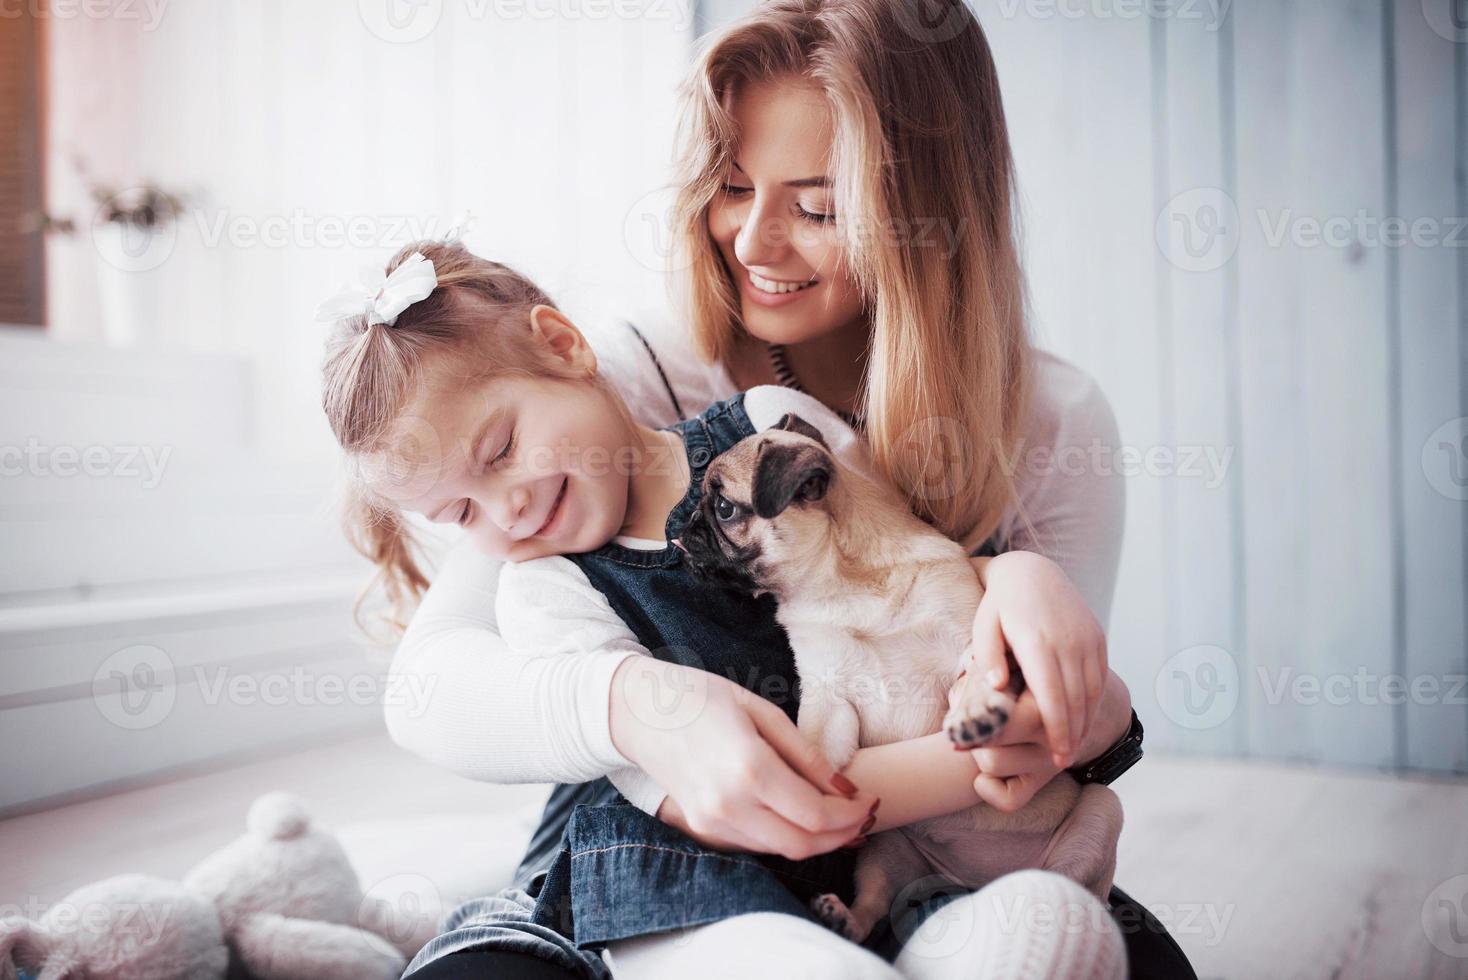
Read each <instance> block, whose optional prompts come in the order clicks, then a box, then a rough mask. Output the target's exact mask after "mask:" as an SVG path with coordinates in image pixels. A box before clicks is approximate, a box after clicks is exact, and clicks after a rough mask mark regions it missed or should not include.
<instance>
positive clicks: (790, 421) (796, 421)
mask: <svg viewBox="0 0 1468 980" xmlns="http://www.w3.org/2000/svg"><path fill="white" fill-rule="evenodd" d="M775 428H777V429H785V430H786V431H788V432H798V433H800V434H801V435H803V436H806V437H808V438H811V439H814V440H815V441H816V442H818V443H820V444H821V445H823V446H825V445H826V437H825V436H823V435H821V430H820V429H817V428H816V427H815V426H813V425H811V424H810V423H809V422H807V421H806V420H805V419H803V418H801V417H800V416H799V415H796V414H795V413H794V412H786V413H785V417H784V418H782V419H780V421H779V424H777V425H776V426H775ZM826 448H828V449H829V448H830V447H829V446H827V447H826Z"/></svg>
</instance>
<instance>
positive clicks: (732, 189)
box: [721, 184, 754, 197]
mask: <svg viewBox="0 0 1468 980" xmlns="http://www.w3.org/2000/svg"><path fill="white" fill-rule="evenodd" d="M721 186H722V187H723V188H724V193H725V194H728V195H729V196H730V197H739V196H740V195H741V194H750V193H753V192H754V188H753V187H736V186H734V185H733V184H723V185H721Z"/></svg>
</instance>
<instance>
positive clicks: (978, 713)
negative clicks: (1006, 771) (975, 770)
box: [943, 678, 1014, 749]
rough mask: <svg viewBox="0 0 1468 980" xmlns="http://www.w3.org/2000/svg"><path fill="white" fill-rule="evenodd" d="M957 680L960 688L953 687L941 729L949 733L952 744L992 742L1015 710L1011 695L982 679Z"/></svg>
mask: <svg viewBox="0 0 1468 980" xmlns="http://www.w3.org/2000/svg"><path fill="white" fill-rule="evenodd" d="M969 680H973V679H972V678H964V679H961V680H959V681H958V685H962V686H963V687H962V690H955V693H954V694H953V698H952V700H953V705H952V707H950V708H949V709H948V714H946V715H945V716H944V717H943V730H944V731H945V732H947V733H948V738H949V740H950V741H951V742H952V743H953V744H954V747H956V748H960V749H977V748H982V747H983V746H985V745H987V744H989V743H990V742H992V741H993V740H994V739H995V738H997V737H998V735H999V733H1000V732H1002V731H1004V726H1005V725H1007V724H1009V716H1010V715H1011V714H1012V713H1013V711H1014V698H1013V697H1011V696H1010V695H1009V694H1007V693H1005V692H1004V691H995V690H993V689H992V688H990V687H988V686H986V685H984V684H983V683H979V682H973V683H965V681H969Z"/></svg>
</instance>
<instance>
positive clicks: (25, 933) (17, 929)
mask: <svg viewBox="0 0 1468 980" xmlns="http://www.w3.org/2000/svg"><path fill="white" fill-rule="evenodd" d="M50 952H51V937H50V936H49V935H47V933H46V929H45V927H44V926H41V925H39V924H38V923H35V922H31V921H30V920H29V919H22V918H20V917H19V916H6V917H5V918H0V980H15V976H16V972H15V971H16V967H20V968H21V969H23V970H25V971H26V972H28V973H35V972H37V971H39V970H40V969H41V964H42V963H43V962H45V960H46V958H47V956H48V955H49V954H50Z"/></svg>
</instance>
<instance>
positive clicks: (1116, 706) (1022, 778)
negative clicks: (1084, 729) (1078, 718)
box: [969, 671, 1132, 813]
mask: <svg viewBox="0 0 1468 980" xmlns="http://www.w3.org/2000/svg"><path fill="white" fill-rule="evenodd" d="M1131 715H1132V709H1131V694H1130V692H1128V691H1127V687H1126V683H1125V682H1124V681H1122V679H1121V678H1120V677H1118V676H1117V675H1116V674H1113V673H1110V672H1109V671H1108V673H1107V675H1106V688H1105V692H1104V693H1103V695H1102V698H1101V703H1100V705H1099V706H1098V707H1097V709H1096V721H1095V723H1094V724H1093V725H1092V726H1091V731H1090V732H1089V733H1088V735H1087V737H1086V739H1085V740H1084V741H1083V742H1082V743H1081V745H1080V749H1079V751H1078V752H1077V756H1078V758H1079V759H1080V760H1081V761H1082V762H1089V761H1091V760H1092V759H1096V758H1098V757H1100V756H1101V755H1102V754H1104V753H1105V752H1106V750H1107V749H1109V748H1111V746H1113V745H1115V744H1116V742H1117V740H1118V739H1120V738H1121V737H1122V736H1123V735H1124V734H1126V731H1127V728H1128V727H1130V725H1131ZM969 754H970V755H972V756H973V759H974V763H975V764H976V765H977V766H978V767H979V774H978V776H976V777H975V778H974V792H975V793H977V794H978V795H979V797H980V799H982V800H983V801H984V802H985V803H988V804H989V805H990V806H992V807H994V808H995V809H996V810H1002V811H1004V812H1006V813H1009V812H1012V811H1014V810H1017V809H1019V808H1020V807H1022V806H1024V805H1025V804H1026V803H1028V802H1030V799H1031V798H1032V797H1034V795H1035V794H1036V793H1038V792H1039V791H1040V789H1041V788H1042V787H1043V786H1044V785H1045V784H1046V783H1048V782H1050V780H1051V779H1053V778H1054V777H1055V775H1056V774H1057V773H1058V772H1060V771H1061V768H1062V767H1061V766H1058V765H1056V764H1055V759H1054V757H1053V755H1052V753H1051V750H1050V746H1049V743H1048V741H1047V739H1046V736H1045V726H1044V724H1043V723H1042V722H1041V720H1040V708H1039V702H1037V701H1036V700H1035V696H1034V694H1033V693H1032V692H1030V691H1028V690H1026V691H1025V692H1024V693H1023V694H1021V695H1020V697H1019V700H1018V701H1017V702H1016V703H1015V710H1014V713H1013V714H1011V715H1010V717H1009V722H1008V723H1007V724H1006V725H1005V726H1004V730H1003V731H1002V732H1000V733H999V736H998V737H997V738H995V739H994V741H993V742H991V743H990V744H988V745H986V746H984V747H983V748H981V749H974V750H973V751H972V752H970V753H969Z"/></svg>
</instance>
